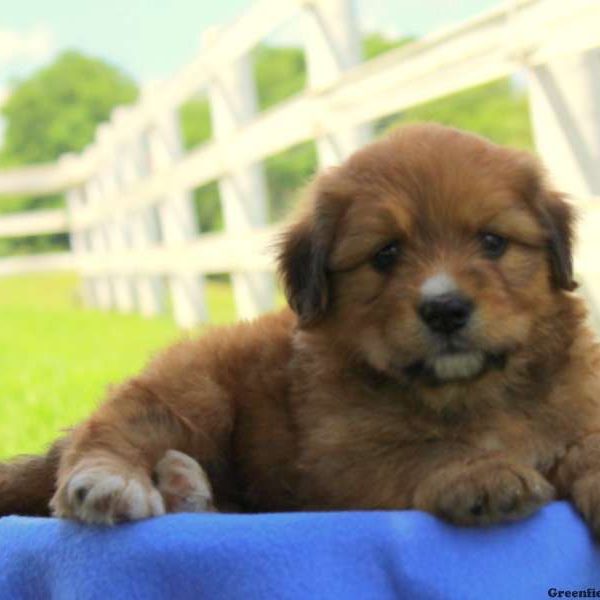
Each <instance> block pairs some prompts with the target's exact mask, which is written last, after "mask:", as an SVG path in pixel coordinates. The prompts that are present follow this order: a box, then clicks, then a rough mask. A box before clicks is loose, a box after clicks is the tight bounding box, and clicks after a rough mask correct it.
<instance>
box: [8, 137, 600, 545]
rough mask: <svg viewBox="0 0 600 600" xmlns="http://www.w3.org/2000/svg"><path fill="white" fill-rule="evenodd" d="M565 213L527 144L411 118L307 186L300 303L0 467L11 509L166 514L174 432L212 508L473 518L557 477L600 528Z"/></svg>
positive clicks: (284, 269)
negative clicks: (45, 448)
mask: <svg viewBox="0 0 600 600" xmlns="http://www.w3.org/2000/svg"><path fill="white" fill-rule="evenodd" d="M572 227H573V211H572V208H571V207H570V206H569V205H568V204H567V203H565V201H564V200H563V199H562V198H561V196H560V195H559V194H558V193H556V192H554V191H552V189H550V188H549V186H548V183H547V182H546V179H545V177H544V175H543V173H542V171H541V169H540V166H539V165H538V164H537V162H536V160H535V159H534V158H533V157H531V156H530V155H528V154H526V153H523V152H518V151H514V150H509V149H506V148H502V147H499V146H496V145H494V144H492V143H490V142H488V141H486V140H484V139H482V138H480V137H477V136H474V135H470V134H467V133H463V132H460V131H457V130H454V129H450V128H446V127H442V126H436V125H416V126H410V127H405V128H402V129H400V130H398V131H396V132H395V133H393V134H392V135H390V136H389V137H386V138H385V139H382V140H380V141H377V142H375V143H373V144H371V145H369V146H367V147H366V148H364V149H363V150H361V151H359V152H357V153H356V154H355V155H353V156H352V157H351V158H350V159H349V160H348V161H347V162H346V163H345V164H343V165H342V166H340V167H337V168H333V169H331V170H329V171H326V172H325V173H323V174H322V175H320V176H319V177H318V178H317V179H316V181H315V182H314V183H313V184H312V186H311V187H310V189H309V190H308V198H307V201H306V202H305V204H304V208H303V211H302V212H301V214H300V215H299V216H298V218H297V220H296V221H295V222H294V223H293V224H292V225H291V226H290V227H289V228H288V229H287V230H286V232H285V234H284V235H283V237H282V240H281V243H280V250H279V257H278V261H279V271H280V273H281V276H282V279H283V283H284V285H285V290H286V293H287V298H288V300H289V305H290V308H291V310H290V309H286V310H284V311H282V312H279V313H276V314H270V315H267V316H264V317H261V318H259V319H257V320H256V321H254V322H250V323H243V324H239V325H235V326H233V327H230V328H225V329H220V330H218V331H215V332H213V333H210V334H208V335H206V336H204V337H202V338H200V339H199V340H192V341H184V342H181V343H180V344H178V345H176V346H174V347H172V348H170V349H168V350H167V351H166V352H164V353H163V354H162V355H160V356H158V357H157V358H156V359H155V360H154V361H153V362H152V363H151V364H150V365H149V366H148V368H147V369H146V370H145V371H144V372H143V373H142V374H140V375H139V376H137V377H134V378H133V379H131V380H130V381H127V382H125V383H123V384H122V385H121V386H120V387H118V388H116V389H114V390H113V391H112V392H111V393H110V396H109V398H108V399H107V400H106V402H105V403H104V404H103V405H102V406H101V407H100V408H99V409H98V410H97V411H96V413H95V414H93V415H92V416H91V417H90V418H89V419H88V420H87V421H85V422H84V423H82V424H81V425H79V426H78V427H76V428H75V429H74V430H73V431H72V432H71V433H70V434H69V435H68V437H67V438H65V439H63V440H61V441H59V442H58V443H57V444H56V445H55V447H54V448H52V449H51V450H50V452H49V453H48V455H46V456H45V457H37V458H36V457H34V458H28V459H21V460H20V461H19V462H17V463H12V464H10V463H9V464H8V465H5V466H4V467H2V470H0V513H8V512H26V513H44V512H45V511H47V510H48V508H47V507H48V501H50V506H51V510H52V513H53V514H54V515H57V516H59V517H67V518H72V519H78V520H81V521H86V522H99V523H112V522H115V521H120V520H127V519H139V518H143V517H148V516H151V515H158V514H162V513H163V512H165V510H170V508H169V506H170V505H172V503H171V504H170V503H169V502H166V501H165V496H166V494H165V493H164V486H163V487H162V488H161V486H160V485H159V486H158V487H157V486H156V485H155V484H156V483H157V480H156V473H155V467H156V465H157V464H161V461H162V460H163V457H164V456H165V454H166V453H167V452H168V451H169V450H175V451H177V452H180V453H185V454H186V455H188V456H189V457H193V459H195V460H197V461H198V462H199V464H200V465H201V466H202V468H203V470H204V472H205V473H206V474H207V475H208V478H209V480H210V484H211V486H212V494H213V495H214V502H215V504H216V508H217V509H219V510H224V509H229V508H230V507H237V509H238V510H244V511H284V510H321V509H323V510H325V509H409V508H414V509H420V510H424V511H428V512H431V513H433V514H435V515H439V516H441V517H443V518H445V519H447V520H449V521H451V522H454V523H459V524H465V525H471V524H489V523H495V522H500V521H509V520H515V519H519V518H522V517H525V516H526V515H529V514H530V513H532V512H533V511H535V510H536V509H538V508H539V507H540V506H542V505H543V504H545V503H546V502H548V501H549V500H551V499H552V498H554V497H558V498H568V499H570V500H571V501H572V502H573V503H574V504H575V506H576V507H577V508H578V509H579V511H580V512H581V513H582V515H583V516H584V518H585V519H586V520H587V522H588V523H589V524H590V526H591V528H592V529H593V531H594V532H595V533H596V534H600V350H599V347H598V344H597V343H596V341H595V339H594V337H593V335H592V334H591V332H590V331H589V330H588V329H587V327H586V325H585V324H584V321H585V317H586V312H585V309H584V306H583V304H582V302H581V300H579V299H578V298H577V297H576V296H575V295H574V294H572V293H571V292H572V290H573V289H574V288H575V284H574V282H573V274H572V263H571V244H572V237H573V236H572ZM170 456H171V458H172V457H173V455H172V454H171V455H170ZM175 456H178V457H180V458H181V455H180V454H176V455H175ZM162 465H163V468H162V472H163V474H164V463H162ZM160 470H161V469H159V471H160ZM167 470H168V469H167ZM180 474H181V473H180ZM188 475H189V470H188ZM196 476H197V477H196V481H197V480H198V477H200V479H201V478H202V475H201V474H200V475H199V476H198V473H197V474H196ZM153 477H154V480H153ZM186 477H187V483H190V481H192V482H193V480H194V476H193V475H189V476H186ZM186 477H183V483H184V484H186ZM180 479H181V478H180ZM158 483H160V482H158ZM207 486H208V484H205V485H204V487H203V488H202V489H203V490H204V492H206V490H207V489H209V488H208V487H207ZM184 487H185V485H184ZM201 487H202V486H201ZM200 495H202V494H200ZM203 497H204V500H203V502H201V503H200V507H201V508H200V509H202V506H209V504H210V499H208V497H207V495H206V493H205V494H204V496H203ZM184 505H185V502H184ZM195 506H197V505H195Z"/></svg>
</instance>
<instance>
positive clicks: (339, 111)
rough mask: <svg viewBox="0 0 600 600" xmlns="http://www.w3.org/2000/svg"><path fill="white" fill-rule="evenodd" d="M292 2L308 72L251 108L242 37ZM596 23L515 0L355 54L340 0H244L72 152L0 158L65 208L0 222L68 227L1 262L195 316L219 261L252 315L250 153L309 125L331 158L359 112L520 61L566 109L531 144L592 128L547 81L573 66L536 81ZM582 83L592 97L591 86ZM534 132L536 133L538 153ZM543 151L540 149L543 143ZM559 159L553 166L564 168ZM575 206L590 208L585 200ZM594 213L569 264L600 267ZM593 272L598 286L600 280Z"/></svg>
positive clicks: (589, 43) (574, 181)
mask: <svg viewBox="0 0 600 600" xmlns="http://www.w3.org/2000/svg"><path fill="white" fill-rule="evenodd" d="M292 17H297V18H298V19H300V24H301V26H302V32H303V43H304V48H305V55H306V61H307V70H308V76H309V77H308V79H309V82H308V87H307V89H306V90H305V91H304V92H302V93H300V94H298V95H297V96H295V97H293V98H291V99H289V100H287V101H284V102H282V103H281V104H279V105H277V106H275V107H273V108H271V109H269V110H267V111H264V112H259V111H258V107H257V98H256V90H255V86H254V81H253V75H252V66H251V61H250V51H251V50H252V48H253V47H254V46H255V45H256V44H257V43H259V42H261V41H262V40H263V39H264V38H265V37H266V36H267V35H268V34H269V33H271V32H272V31H273V30H274V29H275V28H276V27H277V26H278V25H280V24H281V23H282V22H284V21H285V20H286V19H289V18H292ZM598 31H600V3H599V2H598V1H597V0H593V1H590V0H571V1H570V2H568V3H567V2H564V1H556V0H520V1H515V0H513V1H511V2H508V3H507V4H505V5H503V6H501V7H498V8H496V9H494V10H491V11H488V12H486V13H484V14H482V15H480V16H478V17H476V18H473V19H470V20H468V21H466V22H464V23H461V24H459V25H457V26H455V27H452V28H449V29H446V30H444V31H441V32H437V33H434V34H431V35H428V36H426V37H424V38H423V39H421V40H419V41H416V42H414V43H411V44H408V45H406V46H404V47H402V48H400V49H397V50H392V51H390V52H387V53H386V54H384V55H382V56H380V57H378V58H376V59H373V60H371V61H369V62H365V63H361V62H360V39H359V35H358V32H357V28H356V23H355V20H354V16H353V12H352V5H351V2H350V0H310V1H307V0H263V1H261V2H258V3H256V4H255V5H254V6H253V7H252V9H251V10H250V11H249V12H248V13H247V14H245V15H243V16H242V17H240V18H239V19H238V20H236V21H235V22H234V23H233V24H231V25H230V26H229V27H226V28H223V29H221V30H215V31H212V32H210V33H208V34H207V35H206V36H205V42H204V46H203V49H202V51H201V53H200V55H199V56H198V58H197V59H196V60H195V61H193V62H192V63H191V64H190V65H188V66H187V67H186V68H184V69H183V70H181V71H180V72H179V73H177V74H176V75H175V76H174V77H173V78H172V79H170V80H169V81H167V82H164V83H163V84H162V85H159V86H154V87H153V88H152V89H149V90H146V92H145V93H144V94H143V96H142V98H141V100H140V102H139V103H138V104H137V105H135V106H133V107H128V108H119V109H117V110H115V111H114V113H113V115H112V117H111V120H110V123H107V124H104V125H102V126H100V127H99V128H98V131H97V134H96V139H95V142H94V143H93V144H92V145H91V146H90V147H89V148H88V149H86V151H84V152H83V153H82V154H81V155H78V156H65V157H63V159H61V161H59V162H58V163H57V164H55V165H43V166H40V167H32V168H28V169H23V170H18V171H13V172H10V171H9V172H5V173H0V194H38V193H52V192H56V191H64V192H66V194H67V207H68V208H67V211H62V212H61V211H38V212H35V213H23V214H18V215H12V216H4V217H2V218H0V236H5V237H6V236H17V235H34V234H41V233H50V232H58V231H68V232H69V233H70V240H71V253H70V254H69V258H67V257H66V256H49V257H28V258H21V257H19V258H16V257H15V258H10V259H5V261H3V262H2V263H0V274H6V273H12V272H17V271H18V269H19V268H21V269H22V270H23V271H30V270H33V269H35V268H36V267H35V265H37V268H39V269H52V268H76V269H77V270H78V271H80V272H81V273H82V275H83V276H84V280H85V290H86V294H85V296H86V298H87V300H88V302H89V303H90V304H93V305H95V306H98V307H100V308H116V309H119V310H140V311H141V312H143V313H144V314H155V313H157V312H160V311H161V310H163V309H164V307H165V306H166V304H167V303H166V302H165V301H164V296H165V294H166V293H167V292H168V293H170V294H171V297H172V305H173V308H174V312H175V316H176V318H177V320H178V321H179V322H180V323H181V324H182V325H184V326H188V325H191V324H193V323H195V322H197V321H198V320H202V319H203V318H205V316H206V311H205V307H204V302H203V280H202V277H203V276H204V275H207V274H211V273H221V272H228V273H231V274H232V281H233V286H234V293H235V298H236V304H237V307H238V311H239V313H240V315H241V316H244V317H251V316H254V315H255V314H257V313H259V312H261V311H262V310H265V309H267V308H269V307H270V305H271V303H272V301H273V282H272V275H271V274H270V272H271V271H272V269H273V260H272V255H271V254H270V253H269V249H268V240H269V239H271V237H272V235H273V232H274V231H275V230H276V228H274V227H267V218H266V212H267V211H266V205H267V201H266V185H265V176H264V171H263V167H262V161H263V160H264V159H266V158H268V157H269V156H272V155H273V154H276V153H278V152H281V151H283V150H286V149H288V148H290V147H292V146H294V145H296V144H298V143H300V142H305V141H307V140H315V141H316V144H317V150H318V155H319V163H320V164H321V165H324V166H326V165H328V164H332V163H336V162H339V161H341V160H343V159H344V158H345V157H346V156H347V155H348V154H350V153H351V152H352V151H354V150H355V149H356V148H357V147H358V146H360V145H361V144H362V143H363V142H364V141H365V140H366V139H368V137H369V135H370V129H369V124H370V123H371V122H372V121H373V120H375V119H377V118H380V117H383V116H386V115H389V114H392V113H395V112H398V111H401V110H404V109H406V108H409V107H411V106H414V105H416V104H420V103H422V102H425V101H428V100H432V99H435V98H439V97H442V96H445V95H447V94H450V93H453V92H457V91H460V90H462V89H465V88H468V87H471V86H474V85H477V84H480V83H484V82H487V81H491V80H494V79H497V78H499V77H503V76H507V75H510V74H512V73H514V72H515V71H519V70H524V71H526V72H527V73H528V76H529V79H530V82H531V85H532V88H535V89H534V91H535V94H537V95H535V94H533V97H534V98H535V101H534V100H532V110H533V111H534V112H535V110H536V103H538V104H539V105H540V106H541V107H542V109H543V108H544V106H545V105H543V103H544V102H545V103H547V104H550V105H552V106H554V107H555V110H554V113H556V114H559V113H560V112H561V111H562V112H563V113H564V112H565V106H566V111H567V113H568V114H567V117H566V120H565V118H563V119H562V121H560V122H558V121H557V123H548V122H545V123H543V124H542V125H540V124H539V123H538V125H537V128H536V138H537V139H539V140H541V142H540V145H541V146H543V145H544V144H543V143H542V142H543V141H544V140H545V139H546V138H547V135H548V134H547V131H554V130H557V131H558V130H559V129H560V128H561V127H562V128H563V129H564V124H565V122H568V123H570V126H571V128H572V129H573V130H574V131H578V128H579V127H580V123H578V122H576V119H577V118H579V116H581V115H583V116H581V118H584V117H585V118H588V119H589V123H591V128H590V127H589V126H588V127H586V128H585V131H584V132H583V133H581V136H582V137H583V138H585V136H586V135H587V133H586V132H587V130H589V129H591V130H592V134H591V135H592V136H593V135H596V133H597V137H598V139H600V115H598V114H597V113H598V111H597V110H596V113H594V114H592V112H593V111H590V110H588V111H587V112H585V110H580V108H581V106H583V105H584V104H585V103H586V102H588V103H589V98H588V97H587V96H586V97H585V98H584V97H583V96H584V95H585V93H587V92H581V91H579V92H577V93H569V94H568V95H567V97H566V98H565V97H563V96H558V97H557V96H556V89H555V88H557V86H558V88H559V91H560V84H561V83H562V81H563V80H565V81H566V80H567V79H568V77H571V78H572V77H573V76H574V75H573V73H579V71H577V70H576V69H575V70H574V69H572V68H570V67H569V66H568V64H567V68H566V70H565V69H563V72H562V74H559V76H556V75H555V74H553V75H552V76H553V77H555V79H554V80H552V83H553V84H556V85H554V87H553V88H551V89H550V88H548V86H547V82H548V77H547V75H548V68H549V65H550V66H553V65H554V64H558V65H559V67H560V65H561V64H562V62H561V61H564V60H567V62H568V61H569V60H571V61H572V60H573V59H574V58H573V57H575V60H578V61H579V62H578V63H577V65H578V67H577V68H579V69H580V70H581V69H586V68H588V67H586V66H581V65H583V64H584V63H585V61H586V60H587V57H588V56H589V52H590V51H592V50H593V49H596V48H598V46H600V35H598ZM585 64H586V65H587V63H585ZM598 65H600V60H598V61H597V64H596V65H595V66H591V67H589V69H588V70H591V71H590V72H593V74H594V75H595V76H596V77H597V78H598V80H599V81H600V67H599V66H598ZM587 75H588V71H585V72H584V73H583V75H582V77H583V76H587ZM557 77H558V78H557ZM578 89H583V87H582V86H579V88H578ZM199 91H202V92H204V93H206V94H207V97H208V99H209V101H210V105H211V115H212V121H213V131H214V135H213V139H212V140H211V141H209V142H208V143H206V144H205V145H203V146H201V147H199V148H196V149H193V150H191V151H190V152H188V153H185V152H184V151H183V148H182V143H181V136H180V132H179V128H178V120H177V110H178V108H179V107H180V105H181V104H182V103H183V102H184V101H186V100H188V99H190V98H192V97H194V96H195V95H196V94H198V93H199ZM578 94H579V95H578ZM592 95H593V96H594V98H593V100H594V101H595V102H600V90H593V93H592ZM588 96H589V93H588ZM569 103H570V104H569ZM577 103H579V104H577ZM580 105H581V106H580ZM556 107H558V108H556ZM540 112H542V110H540ZM573 115H575V117H574V116H573ZM559 116H560V115H559ZM557 118H558V117H557ZM573 119H575V121H574V120H573ZM534 121H535V119H534ZM589 123H588V122H586V125H589ZM534 125H535V122H534ZM553 127H554V129H553ZM564 137H565V136H564V135H563V138H564ZM594 139H595V138H594ZM584 141H585V140H584ZM544 143H545V142H544ZM560 143H561V144H562V145H563V146H566V147H568V149H569V150H570V155H572V156H573V157H574V159H573V160H575V167H574V169H571V171H572V172H574V173H575V177H573V175H572V173H571V172H569V176H570V177H571V179H570V182H567V181H566V179H565V182H566V187H567V189H571V188H572V187H575V188H577V189H575V190H574V191H575V192H576V195H578V196H579V197H581V198H583V197H591V196H592V195H593V194H596V195H598V194H600V189H597V188H596V187H595V184H593V183H592V184H591V185H588V184H589V182H590V181H592V182H593V181H594V180H593V177H594V176H595V175H593V176H591V177H590V176H589V173H585V172H584V170H585V168H586V167H585V165H583V166H582V165H580V164H578V163H577V160H578V156H579V155H580V154H581V152H579V153H578V152H577V150H578V147H575V146H574V145H573V144H574V143H575V145H576V144H581V141H580V140H579V139H577V140H575V142H574V141H573V139H572V136H571V137H569V136H566V139H562V138H561V141H560ZM593 143H596V142H593ZM554 145H556V142H554ZM548 147H549V145H548V144H547V145H546V147H545V148H544V147H541V148H540V151H541V153H542V155H543V157H544V158H546V154H548ZM579 149H580V148H579ZM598 157H600V142H598ZM548 158H549V159H550V163H552V162H553V160H552V159H553V158H554V155H549V156H548ZM554 162H555V163H556V160H554ZM564 163H565V161H564V160H562V162H560V164H559V168H558V172H559V175H560V173H561V172H563V171H564V172H565V173H566V172H567V169H566V168H565V169H562V165H563V164H564ZM550 166H551V169H552V170H553V172H554V171H555V169H554V168H553V164H550ZM578 169H579V170H578ZM582 169H583V170H582ZM215 180H216V181H218V184H219V192H220V198H221V203H222V210H223V215H224V220H225V233H223V234H208V233H203V234H201V233H200V232H199V231H198V228H197V223H196V217H195V214H194V206H193V203H192V200H191V191H192V190H193V189H194V188H196V187H198V186H201V185H203V184H206V183H208V182H211V181H215ZM559 180H560V177H559ZM581 182H583V184H582V185H580V183H581ZM560 183H563V181H560ZM586 185H587V187H586ZM0 201H1V200H0ZM584 210H585V211H586V214H587V212H590V214H591V213H594V212H595V211H597V210H598V209H597V207H596V206H595V205H594V204H592V205H591V208H585V209H584ZM599 214H600V213H599ZM594 218H595V217H594ZM592 222H594V223H596V221H593V219H592V220H590V219H588V220H587V221H586V223H588V225H586V226H585V227H583V228H582V232H583V233H582V243H581V248H582V250H581V256H582V257H583V258H582V259H581V261H580V264H581V265H583V267H582V268H583V269H584V271H585V273H594V277H595V278H596V279H598V278H599V277H598V275H597V272H598V271H600V269H599V268H598V267H596V265H595V263H596V261H595V260H594V259H593V258H590V257H593V256H594V253H595V252H596V249H597V248H598V246H597V242H596V240H595V237H597V236H595V235H594V230H593V228H592V229H590V226H589V223H592ZM596 225H600V223H596V224H595V225H594V226H593V227H596ZM595 231H598V229H595ZM57 265H58V266H57ZM67 265H69V266H67ZM160 276H166V280H165V279H164V277H160ZM590 277H591V275H590ZM591 287H592V288H593V289H594V290H597V293H598V296H597V298H598V299H600V289H598V287H600V286H597V285H595V284H593V285H592V286H591ZM594 293H596V291H594Z"/></svg>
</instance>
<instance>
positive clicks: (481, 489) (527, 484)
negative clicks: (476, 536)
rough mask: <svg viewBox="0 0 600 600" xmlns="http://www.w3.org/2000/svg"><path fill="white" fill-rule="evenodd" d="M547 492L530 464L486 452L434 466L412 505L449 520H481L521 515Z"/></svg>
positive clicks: (548, 487) (479, 522)
mask: <svg viewBox="0 0 600 600" xmlns="http://www.w3.org/2000/svg"><path fill="white" fill-rule="evenodd" d="M553 495H554V488H553V487H552V485H551V484H550V483H549V482H548V481H546V479H545V478H544V477H543V476H542V475H541V474H540V473H538V472H537V471H535V470H534V469H532V468H530V467H528V466H525V465H521V464H518V463H515V462H512V461H511V460H509V459H508V458H503V457H501V456H489V455H488V456H482V457H478V458H476V459H473V460H472V461H470V462H461V463H456V464H451V465H448V466H447V467H446V468H444V469H443V470H439V471H434V472H433V473H432V474H431V475H429V476H428V477H426V478H425V479H424V480H423V481H422V482H421V483H420V484H419V485H418V487H417V489H416V492H415V496H414V506H415V508H418V509H421V510H425V511H427V512H431V513H433V514H436V515H438V516H440V517H442V518H444V519H447V520H449V521H451V522H453V523H458V524H461V525H484V524H490V523H498V522H502V521H514V520H517V519H521V518H523V517H526V516H528V515H530V514H531V513H533V512H534V511H536V510H537V509H538V508H540V507H541V506H542V505H543V504H546V503H547V502H549V501H550V500H551V499H552V497H553Z"/></svg>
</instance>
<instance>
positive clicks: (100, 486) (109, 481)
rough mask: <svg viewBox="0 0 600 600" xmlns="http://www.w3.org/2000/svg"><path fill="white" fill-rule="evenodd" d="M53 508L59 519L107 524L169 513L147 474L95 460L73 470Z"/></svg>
mask: <svg viewBox="0 0 600 600" xmlns="http://www.w3.org/2000/svg"><path fill="white" fill-rule="evenodd" d="M50 507H51V509H52V513H53V514H54V515H55V516H57V517H64V518H70V519H76V520H78V521H83V522H84V523H96V524H106V525H112V524H113V523H117V522H121V521H135V520H138V519H145V518H146V517H154V516H158V515H162V514H164V512H165V506H164V502H163V499H162V497H161V495H160V493H159V492H158V490H156V489H155V488H154V487H153V485H152V482H151V481H150V478H149V477H147V476H146V475H145V474H144V473H142V472H134V473H132V472H128V471H127V470H126V469H124V468H122V467H120V466H118V465H116V464H115V465H110V464H107V463H105V462H104V463H94V462H93V461H88V462H83V463H80V464H79V465H78V466H76V467H75V468H74V469H73V471H72V472H71V474H70V475H69V476H68V477H67V478H66V479H65V480H64V482H63V483H62V485H60V486H59V488H58V490H57V492H56V494H55V495H54V498H52V501H51V502H50Z"/></svg>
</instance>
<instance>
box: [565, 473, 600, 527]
mask: <svg viewBox="0 0 600 600" xmlns="http://www.w3.org/2000/svg"><path fill="white" fill-rule="evenodd" d="M571 497H572V498H573V503H574V504H575V506H576V507H577V509H578V510H579V512H580V513H581V514H582V515H583V518H584V519H585V520H586V522H587V524H588V525H589V526H590V529H591V530H592V532H593V534H594V535H595V536H596V537H597V538H600V472H592V473H587V474H586V475H584V476H583V477H581V478H580V479H578V480H576V481H575V483H574V484H573V489H572V490H571Z"/></svg>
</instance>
